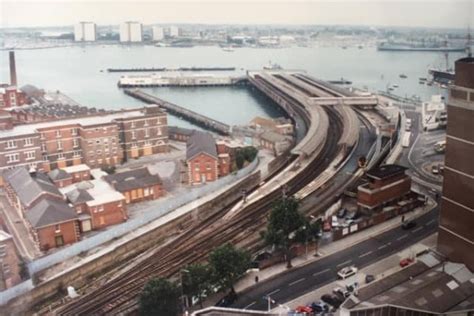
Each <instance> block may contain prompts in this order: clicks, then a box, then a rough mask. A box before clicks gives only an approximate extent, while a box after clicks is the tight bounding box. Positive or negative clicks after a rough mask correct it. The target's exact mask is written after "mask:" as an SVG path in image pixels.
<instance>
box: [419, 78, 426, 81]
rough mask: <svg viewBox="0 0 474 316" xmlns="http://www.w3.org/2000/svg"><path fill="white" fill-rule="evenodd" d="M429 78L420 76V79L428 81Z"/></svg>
mask: <svg viewBox="0 0 474 316" xmlns="http://www.w3.org/2000/svg"><path fill="white" fill-rule="evenodd" d="M426 80H428V79H426V78H425V77H420V81H426Z"/></svg>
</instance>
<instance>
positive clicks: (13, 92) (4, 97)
mask: <svg viewBox="0 0 474 316" xmlns="http://www.w3.org/2000/svg"><path fill="white" fill-rule="evenodd" d="M12 97H13V98H14V100H15V101H14V102H15V103H12V99H11V98H12ZM26 101H27V100H26V96H25V94H24V93H23V92H22V91H19V90H17V89H16V88H15V89H12V88H7V89H6V91H5V93H3V94H0V106H2V107H5V108H9V107H12V106H21V105H24V104H26Z"/></svg>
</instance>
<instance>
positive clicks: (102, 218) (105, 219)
mask: <svg viewBox="0 0 474 316" xmlns="http://www.w3.org/2000/svg"><path fill="white" fill-rule="evenodd" d="M87 208H88V213H89V214H90V215H91V218H92V229H99V228H102V227H106V226H109V225H114V224H119V223H122V222H124V221H126V220H127V214H126V211H125V200H122V201H118V202H117V201H116V202H110V203H106V204H102V205H98V206H88V207H87Z"/></svg>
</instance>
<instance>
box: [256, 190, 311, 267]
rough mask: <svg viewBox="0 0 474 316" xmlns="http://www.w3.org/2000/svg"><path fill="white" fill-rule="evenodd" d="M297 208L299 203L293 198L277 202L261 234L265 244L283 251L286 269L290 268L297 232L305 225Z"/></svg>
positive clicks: (305, 221)
mask: <svg viewBox="0 0 474 316" xmlns="http://www.w3.org/2000/svg"><path fill="white" fill-rule="evenodd" d="M298 207H299V203H298V201H297V200H296V199H295V198H293V197H289V198H281V199H279V200H277V201H276V202H275V204H274V205H273V208H272V211H271V213H270V218H269V219H268V224H267V230H266V231H264V232H263V233H262V237H263V239H264V241H265V244H267V245H272V246H275V247H277V248H280V249H283V251H284V253H285V257H286V267H287V268H291V267H292V265H291V246H292V245H293V244H294V243H296V242H298V239H297V238H296V236H297V234H298V231H300V230H301V229H303V227H305V225H306V224H307V220H306V219H305V218H304V216H303V215H301V214H300V213H299V212H298Z"/></svg>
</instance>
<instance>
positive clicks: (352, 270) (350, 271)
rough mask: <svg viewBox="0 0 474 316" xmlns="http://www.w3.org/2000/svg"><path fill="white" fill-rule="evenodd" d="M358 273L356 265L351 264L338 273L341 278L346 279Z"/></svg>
mask: <svg viewBox="0 0 474 316" xmlns="http://www.w3.org/2000/svg"><path fill="white" fill-rule="evenodd" d="M356 273H357V268H356V267H354V266H350V267H345V268H342V269H341V270H339V272H338V273H337V275H338V276H339V278H341V279H346V278H348V277H351V276H353V275H355V274H356Z"/></svg>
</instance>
